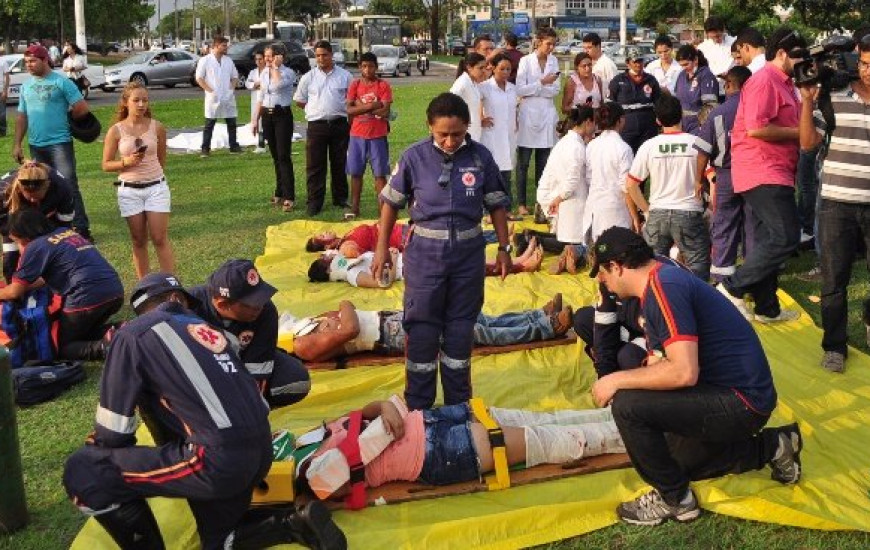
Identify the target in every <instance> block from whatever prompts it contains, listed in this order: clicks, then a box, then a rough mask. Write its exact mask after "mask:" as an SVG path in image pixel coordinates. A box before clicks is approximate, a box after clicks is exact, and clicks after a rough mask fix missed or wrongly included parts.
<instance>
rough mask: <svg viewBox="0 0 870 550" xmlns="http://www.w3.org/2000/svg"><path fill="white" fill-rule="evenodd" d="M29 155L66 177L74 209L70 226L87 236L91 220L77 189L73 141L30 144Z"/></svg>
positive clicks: (77, 181)
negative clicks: (40, 144) (41, 145)
mask: <svg viewBox="0 0 870 550" xmlns="http://www.w3.org/2000/svg"><path fill="white" fill-rule="evenodd" d="M30 156H31V157H33V160H36V161H39V162H43V163H45V164H48V165H49V166H51V167H52V168H54V169H55V170H57V171H58V172H60V174H61V175H62V176H63V177H64V178H66V181H67V183H69V185H70V189H72V194H73V201H74V202H75V209H76V211H75V213H74V214H73V220H72V226H73V228H74V229H75V230H76V231H78V232H80V233H86V235H85V236H89V233H90V229H91V222H90V221H89V220H88V214H87V212H85V201H84V199H82V193H81V191H79V178H78V176H77V175H76V151H75V148H74V147H73V142H72V141H68V142H66V143H58V144H56V145H46V146H44V147H37V146H35V145H31V146H30Z"/></svg>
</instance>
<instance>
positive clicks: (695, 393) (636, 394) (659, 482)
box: [611, 385, 778, 504]
mask: <svg viewBox="0 0 870 550" xmlns="http://www.w3.org/2000/svg"><path fill="white" fill-rule="evenodd" d="M611 406H612V411H613V419H614V420H615V421H616V426H617V427H618V428H619V434H620V435H621V436H622V441H623V442H624V443H625V448H626V450H627V451H628V456H629V458H631V463H632V465H633V466H634V468H635V469H636V470H637V473H638V474H639V475H640V477H642V478H643V480H644V481H646V482H647V483H649V484H650V485H652V486H653V487H654V488H655V489H657V490H658V491H659V492H660V493H661V495H662V497H663V498H664V499H665V501H666V502H669V503H671V504H675V503H676V502H679V500H680V499H681V498H682V497H683V495H685V493H686V490H687V489H688V487H689V481H691V480H699V479H709V478H713V477H720V476H723V475H726V474H737V473H740V472H747V471H750V470H759V469H761V468H763V467H764V466H765V465H766V464H767V463H768V462H769V461H770V460H771V459H773V455H774V453H775V452H776V448H777V442H778V438H777V434H778V432H777V431H776V430H774V429H764V430H762V427H764V425H765V424H766V423H767V420H768V418H769V417H770V415H769V414H759V413H756V412H754V411H752V410H751V409H749V408H748V407H747V406H746V404H745V403H744V402H743V401H742V400H741V399H740V397H738V396H737V394H736V393H734V391H733V390H731V389H729V388H721V387H715V386H705V385H697V386H694V387H691V388H684V389H681V390H672V391H653V390H620V391H618V392H616V395H615V396H614V397H613V402H612V405H611Z"/></svg>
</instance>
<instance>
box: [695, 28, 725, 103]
mask: <svg viewBox="0 0 870 550" xmlns="http://www.w3.org/2000/svg"><path fill="white" fill-rule="evenodd" d="M704 32H706V33H707V39H706V40H704V41H703V42H701V43H700V44H699V45H698V50H699V51H700V52H701V53H703V54H704V57H706V58H707V62H708V63H709V64H710V71H711V72H712V73H713V74H714V75H716V78H718V79H719V96H720V97H724V96H725V80H724V79H722V77H721V76H722V75H724V74H725V73H727V72H728V69H730V68H731V66H732V65H734V59H732V58H731V44H733V43H734V37H733V36H728V34H727V33H726V32H725V22H724V21H723V20H722V18H721V17H717V16H715V15H711V16H710V17H708V18H707V20H706V21H704Z"/></svg>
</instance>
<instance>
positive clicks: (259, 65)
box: [245, 52, 266, 154]
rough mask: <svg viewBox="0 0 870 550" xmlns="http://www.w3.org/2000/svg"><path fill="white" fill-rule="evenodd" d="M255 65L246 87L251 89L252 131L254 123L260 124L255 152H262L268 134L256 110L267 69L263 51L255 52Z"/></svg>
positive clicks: (264, 149)
mask: <svg viewBox="0 0 870 550" xmlns="http://www.w3.org/2000/svg"><path fill="white" fill-rule="evenodd" d="M254 65H255V67H254V68H253V69H251V72H250V73H248V78H247V80H245V88H247V89H249V90H251V131H253V130H254V128H253V125H254V124H258V126H259V127H258V128H257V132H256V133H257V136H258V140H259V141H257V148H256V149H254V152H255V153H258V154H261V153H265V152H266V136H265V134H264V133H263V128H262V126H263V123H262V121H260V120H259V117H258V116H257V115H258V114H259V113H257V112H256V110H257V105H258V104H259V102H260V101H262V99H263V93H262V91H261V90H260V75H261V74H262V73H263V71H264V70H265V69H266V58H265V57H264V56H263V52H257V53H255V54H254Z"/></svg>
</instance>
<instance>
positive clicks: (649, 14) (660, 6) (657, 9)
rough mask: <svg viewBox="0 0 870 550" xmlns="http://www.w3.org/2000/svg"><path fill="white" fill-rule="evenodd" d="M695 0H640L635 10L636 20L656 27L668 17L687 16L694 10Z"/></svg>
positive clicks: (646, 25) (644, 24)
mask: <svg viewBox="0 0 870 550" xmlns="http://www.w3.org/2000/svg"><path fill="white" fill-rule="evenodd" d="M692 1H693V0H640V2H639V3H638V4H637V9H636V10H635V11H634V20H635V22H636V23H637V24H638V25H642V26H644V27H655V26H656V25H657V24H659V23H660V22H662V21H664V20H666V19H673V18H683V17H686V16H687V15H688V14H689V13H690V12H691V10H692Z"/></svg>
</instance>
